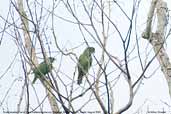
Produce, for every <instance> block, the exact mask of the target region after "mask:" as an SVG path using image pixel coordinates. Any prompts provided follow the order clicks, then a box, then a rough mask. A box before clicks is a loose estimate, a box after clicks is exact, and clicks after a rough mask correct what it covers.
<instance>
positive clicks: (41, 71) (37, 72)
mask: <svg viewBox="0 0 171 114" xmlns="http://www.w3.org/2000/svg"><path fill="white" fill-rule="evenodd" d="M54 60H55V58H53V57H49V58H47V62H48V64H47V63H46V61H43V62H42V63H40V64H39V65H38V66H37V67H36V68H34V69H33V73H34V76H35V77H34V79H33V82H32V84H34V83H35V82H36V80H37V78H41V77H42V76H45V75H46V74H48V73H49V72H50V71H51V70H52V68H53V66H52V63H53V62H54Z"/></svg>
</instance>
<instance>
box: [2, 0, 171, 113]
mask: <svg viewBox="0 0 171 114" xmlns="http://www.w3.org/2000/svg"><path fill="white" fill-rule="evenodd" d="M120 1H121V2H120V3H122V4H121V5H123V6H124V8H125V10H126V9H127V10H126V11H129V5H127V3H129V2H124V0H120ZM128 1H129V0H128ZM147 1H148V3H147ZM166 1H167V4H168V8H169V9H170V10H171V1H170V0H166ZM149 3H150V2H149V0H142V2H141V5H140V8H139V12H140V13H139V14H138V15H139V17H138V28H137V29H138V30H137V31H138V32H139V33H138V34H139V35H140V34H141V33H142V32H143V30H144V28H143V27H144V26H145V23H146V16H147V12H148V8H149V5H150V4H149ZM45 4H46V3H45ZM48 5H49V3H47V7H49V6H50V5H49V6H48ZM8 9H9V4H8V1H5V0H4V1H1V4H0V15H1V16H3V17H4V18H5V17H6V15H7V14H6V13H7V11H8ZM63 12H65V11H63V9H61V10H58V13H60V14H61V15H62V16H64V17H69V15H67V14H65V13H63ZM116 15H118V19H116V20H115V21H117V22H118V23H119V22H120V21H121V22H122V21H123V20H124V19H123V18H122V17H120V14H116ZM83 19H84V18H83ZM55 22H57V23H58V25H56V27H55V29H56V31H57V33H56V34H57V36H58V37H59V40H58V41H59V44H60V46H61V47H62V48H63V47H66V48H68V49H69V48H71V47H74V46H77V45H79V44H81V42H82V41H83V40H82V39H81V38H80V36H81V34H80V33H79V32H76V31H78V27H77V26H73V24H69V23H66V22H63V21H62V20H60V19H56V20H55ZM0 25H1V27H0V30H1V29H2V27H3V26H4V24H3V23H2V21H0ZM125 26H126V25H123V24H122V23H121V24H120V30H121V31H123V32H124V31H126V30H127V29H126V28H125ZM64 30H65V31H64ZM49 36H50V35H49ZM90 40H91V39H90ZM113 42H115V40H113V39H112V40H110V39H109V42H108V43H109V45H112V43H113ZM90 44H91V43H90ZM119 44H120V43H119V42H115V45H114V46H113V47H108V49H109V50H111V52H114V53H116V55H121V50H120V49H118V48H117V47H118V45H119ZM92 45H93V46H96V47H98V46H97V45H94V44H93V43H92ZM146 45H147V41H146V40H142V42H141V44H140V46H142V47H143V46H144V50H145V48H146ZM85 47H86V45H83V46H81V48H80V49H77V50H75V52H77V53H78V55H79V54H80V53H81V52H82V50H83V49H84V48H85ZM166 47H167V48H166V50H167V53H168V55H171V51H170V50H171V38H169V39H168V40H167V45H166ZM149 48H151V46H149ZM0 52H1V59H0V76H1V75H2V74H3V73H4V72H5V70H6V69H7V68H8V66H9V65H10V63H11V61H12V60H13V59H14V55H15V54H16V53H17V47H16V45H15V43H14V41H13V39H12V38H11V37H9V36H8V35H4V38H3V42H2V45H1V46H0ZM142 55H143V54H142ZM53 56H55V57H56V58H57V61H56V62H55V65H56V66H57V67H58V63H59V60H60V56H59V54H58V53H55V54H53ZM95 56H97V57H98V56H99V53H98V52H96V53H95ZM144 56H145V55H144ZM150 56H152V55H150ZM170 58H171V56H170ZM62 61H63V65H62V66H61V70H62V69H63V70H64V71H65V73H66V74H67V75H73V71H74V69H75V64H74V63H71V61H69V59H67V58H65V57H64V58H63V59H62ZM14 64H15V65H12V68H11V69H10V71H9V73H7V74H5V76H4V77H3V78H0V98H4V97H5V94H6V92H7V91H8V89H9V88H10V87H11V85H12V84H13V81H14V80H15V79H17V80H16V83H14V85H13V87H12V89H11V91H10V92H9V95H8V96H6V99H5V101H4V102H3V101H2V100H1V99H0V103H1V102H3V105H0V113H2V111H3V110H6V108H7V106H8V107H9V109H10V110H15V109H16V107H17V105H16V103H17V101H18V99H19V95H20V93H21V86H22V85H23V83H22V81H21V80H22V79H23V77H22V74H23V71H22V68H21V67H20V62H19V59H17V60H16V61H15V63H14ZM93 65H95V62H93ZM130 66H131V68H132V70H135V72H134V75H135V76H138V74H140V72H139V71H137V70H136V68H137V67H138V66H136V61H134V62H132V63H131V65H130ZM158 67H159V65H158V61H157V60H155V61H154V63H153V64H152V66H150V68H149V70H148V71H147V73H146V75H147V76H149V75H150V74H151V73H152V72H153V71H154V69H156V68H158ZM109 70H111V69H109ZM90 72H93V69H91V71H90ZM71 73H72V74H71ZM16 77H17V78H16ZM61 78H62V77H61ZM63 78H66V77H63ZM31 79H33V78H32V77H31ZM66 80H68V79H66ZM119 83H120V84H121V85H122V86H120V87H116V89H115V91H114V94H116V96H117V97H116V98H115V100H116V103H117V106H116V109H118V108H119V107H122V106H123V104H124V103H125V102H126V101H127V97H126V96H128V95H127V92H126V91H125V90H126V89H127V88H125V85H124V84H125V83H123V82H119ZM143 83H144V85H142V86H141V87H140V89H139V90H138V93H137V94H136V96H135V98H134V102H133V105H132V107H131V108H130V109H129V110H128V111H127V112H126V113H124V114H132V113H134V112H136V111H137V110H138V108H140V107H142V105H143V104H145V105H143V108H142V110H140V111H142V114H145V112H146V110H147V107H149V109H151V110H162V109H163V108H165V110H168V111H171V109H169V108H168V106H167V105H165V104H164V103H162V102H161V101H163V102H167V103H168V104H169V105H170V106H171V100H170V98H169V94H168V88H167V84H166V81H165V78H164V75H163V74H162V73H161V71H160V68H158V70H157V72H155V74H154V75H153V76H152V77H151V78H149V79H145V80H144V81H143ZM76 87H78V86H76ZM40 88H41V89H40ZM35 89H36V91H38V93H41V92H44V89H43V88H42V86H41V84H40V82H37V84H36V85H35ZM121 90H124V91H121ZM30 91H33V89H32V87H31V89H30ZM38 95H39V96H40V98H41V99H43V98H44V95H43V94H38ZM33 96H34V97H35V95H33ZM34 97H32V98H31V100H30V101H31V102H35V101H34V100H35V99H34ZM169 101H170V102H169ZM46 102H47V101H46ZM80 102H82V101H81V100H80ZM32 104H33V105H32V107H36V106H37V104H36V103H35V104H34V103H32ZM75 105H76V103H75ZM91 105H92V106H91ZM91 105H89V106H88V107H86V108H87V109H89V108H91V109H93V108H94V109H96V107H94V105H93V104H91ZM23 107H24V104H23ZM48 109H49V107H47V110H48ZM140 114H141V113H140Z"/></svg>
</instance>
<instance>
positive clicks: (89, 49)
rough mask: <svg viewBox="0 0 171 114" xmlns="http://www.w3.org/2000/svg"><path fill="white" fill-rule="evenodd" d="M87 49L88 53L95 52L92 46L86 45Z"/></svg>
mask: <svg viewBox="0 0 171 114" xmlns="http://www.w3.org/2000/svg"><path fill="white" fill-rule="evenodd" d="M87 50H88V51H89V53H94V52H95V49H94V47H88V48H87Z"/></svg>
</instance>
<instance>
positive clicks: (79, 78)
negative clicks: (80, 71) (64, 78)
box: [77, 75, 83, 85]
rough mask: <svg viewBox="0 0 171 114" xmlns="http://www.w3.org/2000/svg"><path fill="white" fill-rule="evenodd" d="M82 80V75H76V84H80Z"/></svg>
mask: <svg viewBox="0 0 171 114" xmlns="http://www.w3.org/2000/svg"><path fill="white" fill-rule="evenodd" d="M82 80H83V76H82V75H79V76H78V80H77V84H78V85H80V84H82Z"/></svg>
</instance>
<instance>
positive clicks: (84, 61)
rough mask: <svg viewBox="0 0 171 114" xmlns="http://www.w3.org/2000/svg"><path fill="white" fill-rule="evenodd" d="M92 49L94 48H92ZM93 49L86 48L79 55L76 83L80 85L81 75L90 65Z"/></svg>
mask: <svg viewBox="0 0 171 114" xmlns="http://www.w3.org/2000/svg"><path fill="white" fill-rule="evenodd" d="M93 49H94V48H93ZM93 52H94V51H91V50H89V48H87V49H86V50H85V51H84V52H83V54H81V55H80V57H79V61H78V81H77V83H78V84H79V85H80V84H81V83H82V79H83V76H84V75H86V74H87V73H88V70H89V69H90V67H91V65H92V57H91V54H92V53H93Z"/></svg>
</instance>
